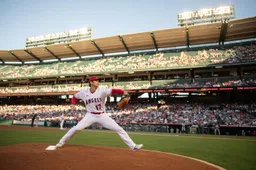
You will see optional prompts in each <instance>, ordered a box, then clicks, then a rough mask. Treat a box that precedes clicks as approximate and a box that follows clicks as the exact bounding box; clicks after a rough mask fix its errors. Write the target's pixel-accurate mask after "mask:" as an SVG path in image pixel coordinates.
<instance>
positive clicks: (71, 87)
mask: <svg viewBox="0 0 256 170" xmlns="http://www.w3.org/2000/svg"><path fill="white" fill-rule="evenodd" d="M187 80H188V79H187ZM202 80H203V79H191V80H190V83H188V81H186V82H183V83H179V81H177V83H176V82H171V83H162V84H160V85H154V82H153V85H150V82H149V81H139V82H136V81H134V82H117V83H114V85H113V86H112V83H105V84H104V83H103V84H101V86H102V87H107V88H109V87H113V88H122V89H125V90H134V89H148V88H150V89H168V88H190V87H236V86H255V85H256V79H253V78H251V79H247V80H245V79H242V80H241V79H237V80H233V79H232V77H230V80H226V81H222V80H220V78H215V79H209V80H204V81H202ZM85 87H88V84H86V83H85V84H63V85H44V86H20V87H2V88H0V93H33V92H37V93H38V92H72V91H73V92H75V91H79V90H81V89H83V88H85Z"/></svg>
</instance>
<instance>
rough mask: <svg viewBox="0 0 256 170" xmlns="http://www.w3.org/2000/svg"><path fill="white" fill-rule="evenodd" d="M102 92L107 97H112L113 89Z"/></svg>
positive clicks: (103, 89)
mask: <svg viewBox="0 0 256 170" xmlns="http://www.w3.org/2000/svg"><path fill="white" fill-rule="evenodd" d="M102 91H103V94H104V95H105V97H108V96H111V94H112V88H102Z"/></svg>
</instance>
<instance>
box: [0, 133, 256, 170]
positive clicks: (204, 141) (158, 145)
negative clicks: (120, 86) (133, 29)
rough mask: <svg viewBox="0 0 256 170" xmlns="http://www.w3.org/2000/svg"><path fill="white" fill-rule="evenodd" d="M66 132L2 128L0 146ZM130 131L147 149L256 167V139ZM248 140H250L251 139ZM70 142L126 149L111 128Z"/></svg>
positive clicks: (231, 168) (231, 166) (49, 139)
mask: <svg viewBox="0 0 256 170" xmlns="http://www.w3.org/2000/svg"><path fill="white" fill-rule="evenodd" d="M65 133H66V131H55V130H53V131H49V130H45V131H44V130H36V131H35V130H26V131H25V130H0V136H1V138H0V145H1V146H4V145H11V144H20V143H52V144H56V143H57V142H58V141H59V139H60V138H61V137H62V136H63V135H64V134H65ZM147 134H148V135H144V134H140V133H132V134H130V136H131V138H132V139H133V140H134V141H135V142H136V143H143V144H144V149H149V150H157V151H163V152H170V153H175V154H181V155H185V156H190V157H194V158H198V159H201V160H205V161H208V162H210V163H213V164H216V165H219V166H222V167H224V168H226V169H228V170H256V138H242V137H241V139H242V140H233V138H230V139H226V138H227V136H226V138H223V137H221V138H222V139H215V138H214V137H215V136H209V137H208V136H206V137H205V138H197V137H200V136H198V135H197V136H194V135H186V136H170V135H167V134H163V136H160V135H161V133H155V134H154V133H147ZM248 139H249V140H248ZM68 144H79V145H81V144H82V145H98V146H112V147H122V148H127V146H126V144H125V143H124V142H123V141H122V140H121V138H120V137H119V136H118V135H117V134H116V133H109V131H87V130H84V131H81V132H79V133H77V134H76V135H75V136H74V137H73V138H72V139H71V140H70V141H69V142H68Z"/></svg>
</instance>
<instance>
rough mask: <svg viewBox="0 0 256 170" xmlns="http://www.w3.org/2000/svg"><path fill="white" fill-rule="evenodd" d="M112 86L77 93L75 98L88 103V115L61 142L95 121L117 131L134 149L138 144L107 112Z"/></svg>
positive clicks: (87, 89)
mask: <svg viewBox="0 0 256 170" xmlns="http://www.w3.org/2000/svg"><path fill="white" fill-rule="evenodd" d="M111 92H112V89H111V88H103V87H98V88H97V89H96V91H95V92H94V93H91V92H90V89H89V88H86V89H83V90H81V91H80V92H78V93H76V94H75V98H77V99H82V100H83V101H84V103H85V105H86V115H85V117H84V118H83V119H82V120H81V121H80V122H78V124H77V125H76V126H74V127H73V128H71V129H70V130H69V131H68V132H67V133H66V134H65V135H64V136H63V137H62V138H61V140H60V142H59V143H61V144H65V143H66V142H67V141H68V140H69V139H70V138H71V137H72V136H73V135H74V134H76V133H77V132H78V131H80V130H83V129H84V128H86V127H88V126H90V125H91V124H93V123H99V124H101V125H102V126H103V127H105V128H107V129H110V130H113V131H115V132H116V133H117V134H118V135H119V136H120V137H121V138H122V140H123V141H124V142H125V143H126V144H127V145H128V146H129V147H130V148H131V149H133V148H134V147H135V146H136V144H135V143H134V142H133V141H132V139H131V138H130V137H129V135H128V134H127V133H126V132H125V131H124V130H123V128H122V127H120V126H119V125H118V124H117V123H116V122H115V121H114V120H113V119H112V118H110V117H109V116H108V115H107V114H106V107H105V99H106V97H108V96H111Z"/></svg>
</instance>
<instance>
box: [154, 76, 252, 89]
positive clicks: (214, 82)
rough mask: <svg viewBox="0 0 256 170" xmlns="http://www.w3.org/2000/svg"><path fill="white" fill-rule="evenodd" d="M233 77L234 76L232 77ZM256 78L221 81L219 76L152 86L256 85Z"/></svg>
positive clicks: (158, 87)
mask: <svg viewBox="0 0 256 170" xmlns="http://www.w3.org/2000/svg"><path fill="white" fill-rule="evenodd" d="M230 79H232V77H231V78H230ZM255 85H256V79H254V78H250V79H248V80H245V79H242V80H241V79H238V80H226V81H221V80H219V78H215V79H214V80H205V81H202V80H200V79H192V80H191V82H189V83H187V82H183V83H173V82H172V83H165V84H161V85H157V86H153V87H151V88H152V89H168V88H193V87H237V86H255Z"/></svg>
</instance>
